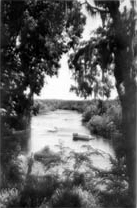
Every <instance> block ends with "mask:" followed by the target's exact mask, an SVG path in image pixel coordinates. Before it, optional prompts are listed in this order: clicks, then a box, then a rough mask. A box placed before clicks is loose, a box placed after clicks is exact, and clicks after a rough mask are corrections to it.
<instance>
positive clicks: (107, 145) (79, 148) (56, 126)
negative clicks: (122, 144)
mask: <svg viewBox="0 0 137 208" xmlns="http://www.w3.org/2000/svg"><path fill="white" fill-rule="evenodd" d="M81 119H82V115H81V114H80V113H78V112H76V111H69V110H56V111H52V112H49V113H47V114H43V115H38V116H36V117H33V118H32V121H31V142H30V151H31V152H33V153H35V152H37V151H39V150H41V149H42V148H44V147H45V146H49V148H50V149H51V150H54V151H58V147H57V146H58V145H59V144H61V143H62V144H63V146H65V147H68V148H70V149H72V150H74V151H76V152H84V151H87V149H85V147H83V146H85V145H89V146H90V147H92V148H94V149H99V150H101V151H104V152H106V153H108V154H110V155H112V156H114V150H113V147H112V144H111V141H109V140H106V139H103V138H101V137H100V138H97V137H96V136H93V137H94V139H93V140H91V141H88V142H87V141H73V136H72V135H73V133H79V134H86V135H90V132H89V130H88V129H87V128H86V127H85V126H83V125H82V122H81ZM93 162H94V163H95V164H96V165H98V166H100V167H103V168H106V167H108V160H107V159H106V158H105V159H104V158H103V157H100V156H94V157H93Z"/></svg>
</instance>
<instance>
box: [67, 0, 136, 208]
mask: <svg viewBox="0 0 137 208" xmlns="http://www.w3.org/2000/svg"><path fill="white" fill-rule="evenodd" d="M94 2H95V6H92V5H91V4H89V3H88V2H85V3H84V4H85V5H86V6H87V9H88V11H89V12H90V14H91V15H95V14H96V13H98V14H100V16H101V18H102V27H100V28H98V29H97V30H96V31H95V33H94V36H92V37H91V39H90V40H89V41H87V42H84V43H81V44H80V45H79V47H77V48H76V49H75V51H74V53H73V54H72V55H71V57H70V67H71V68H72V70H73V73H74V76H75V79H76V80H77V83H78V86H77V88H76V90H77V92H78V93H82V95H83V96H85V94H86V96H87V95H89V94H91V93H92V92H93V91H95V93H97V92H98V93H100V91H103V92H104V93H105V95H106V96H109V91H110V86H111V83H110V79H109V75H111V74H114V77H115V80H116V88H117V92H118V95H119V99H120V101H121V106H122V121H123V137H124V144H123V145H125V157H126V164H127V172H128V177H129V196H130V200H131V207H135V203H136V190H135V189H136V187H135V186H136V96H137V5H136V2H135V1H130V6H131V7H130V9H128V8H126V7H125V8H124V11H123V12H120V1H119V0H117V1H116V0H114V1H101V0H100V1H98V0H96V1H94ZM98 69H99V70H100V74H101V75H100V76H101V79H98Z"/></svg>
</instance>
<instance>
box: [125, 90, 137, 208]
mask: <svg viewBox="0 0 137 208" xmlns="http://www.w3.org/2000/svg"><path fill="white" fill-rule="evenodd" d="M129 87H130V86H129ZM131 91H132V92H131V93H129V92H128V93H127V94H126V96H125V99H124V100H123V102H122V114H123V135H124V139H125V144H124V145H125V156H126V164H127V174H128V177H129V200H130V204H131V207H136V206H135V205H136V173H137V172H136V92H135V91H134V90H132V89H131Z"/></svg>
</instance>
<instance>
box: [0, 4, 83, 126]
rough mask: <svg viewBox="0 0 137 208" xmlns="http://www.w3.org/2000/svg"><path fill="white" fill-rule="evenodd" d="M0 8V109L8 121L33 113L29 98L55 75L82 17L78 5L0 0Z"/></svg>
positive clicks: (80, 27) (76, 35)
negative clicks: (0, 99)
mask: <svg viewBox="0 0 137 208" xmlns="http://www.w3.org/2000/svg"><path fill="white" fill-rule="evenodd" d="M66 7H67V12H68V14H67V16H66ZM17 8H18V9H17ZM1 9H2V41H1V43H2V44H1V61H2V69H1V98H2V102H1V107H2V108H4V109H6V115H7V117H8V118H7V119H6V117H5V122H8V120H9V117H11V118H10V119H11V120H12V117H13V119H17V120H21V118H22V116H29V115H30V114H31V110H32V111H36V110H34V108H33V109H32V105H33V95H34V94H37V95H39V93H40V91H41V88H42V87H43V85H44V77H45V76H53V75H57V73H58V68H59V67H60V65H59V60H60V58H61V56H62V54H63V53H65V52H67V51H68V50H69V49H70V48H71V47H73V45H76V44H77V42H78V39H79V38H80V37H81V33H82V31H83V26H84V24H85V17H84V15H83V14H82V13H81V11H80V9H81V6H80V4H79V3H78V2H66V3H65V2H59V1H54V2H50V1H43V0H40V1H33V0H29V1H26V0H23V1H21V2H19V1H16V0H10V1H5V0H3V1H2V3H1ZM16 117H17V118H16ZM13 123H14V122H13Z"/></svg>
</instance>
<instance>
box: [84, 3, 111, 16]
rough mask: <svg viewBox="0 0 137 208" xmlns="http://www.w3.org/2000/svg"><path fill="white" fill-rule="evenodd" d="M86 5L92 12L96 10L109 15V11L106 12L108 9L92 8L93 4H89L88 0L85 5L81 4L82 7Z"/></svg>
mask: <svg viewBox="0 0 137 208" xmlns="http://www.w3.org/2000/svg"><path fill="white" fill-rule="evenodd" d="M84 4H86V5H88V6H89V7H90V9H91V10H96V12H100V13H108V10H106V9H101V8H99V7H95V6H91V4H89V3H88V1H87V0H86V1H85V2H83V3H81V5H84Z"/></svg>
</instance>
